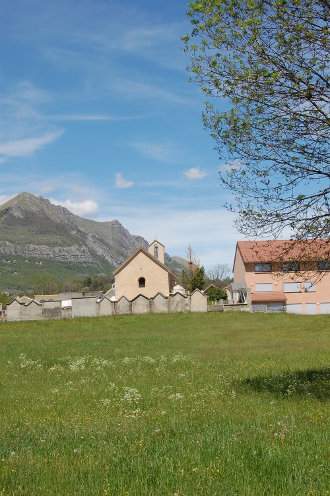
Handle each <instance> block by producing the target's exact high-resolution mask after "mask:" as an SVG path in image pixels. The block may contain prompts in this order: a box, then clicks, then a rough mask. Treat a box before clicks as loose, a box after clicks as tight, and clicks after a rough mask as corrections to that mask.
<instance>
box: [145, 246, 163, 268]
mask: <svg viewBox="0 0 330 496" xmlns="http://www.w3.org/2000/svg"><path fill="white" fill-rule="evenodd" d="M155 245H157V246H158V260H159V261H160V262H161V263H162V264H164V263H165V248H164V246H163V245H161V244H160V243H158V242H157V241H153V242H152V243H151V245H150V246H149V248H148V252H149V253H150V255H152V256H154V253H155V251H154V250H155Z"/></svg>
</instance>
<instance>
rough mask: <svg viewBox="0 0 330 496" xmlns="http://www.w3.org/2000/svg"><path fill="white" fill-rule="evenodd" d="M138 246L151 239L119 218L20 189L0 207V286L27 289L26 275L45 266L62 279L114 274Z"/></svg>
mask: <svg viewBox="0 0 330 496" xmlns="http://www.w3.org/2000/svg"><path fill="white" fill-rule="evenodd" d="M140 247H143V248H145V249H146V248H147V247H148V242H147V241H146V240H145V239H144V238H143V237H141V236H134V235H132V234H130V232H129V231H128V230H127V229H125V228H124V227H123V226H122V225H121V224H120V222H119V221H117V220H113V221H109V222H96V221H93V220H88V219H83V218H81V217H79V216H78V215H74V214H73V213H71V212H70V211H69V210H67V209H66V208H64V207H61V206H55V205H53V204H52V203H51V202H50V201H49V200H46V199H45V198H43V197H41V196H34V195H32V194H31V193H21V194H19V195H17V196H16V197H15V198H12V199H11V200H9V201H8V202H6V203H4V204H3V205H0V289H17V288H18V287H20V288H21V289H28V279H29V276H27V274H26V273H27V272H28V273H29V274H30V276H31V275H33V274H34V273H35V272H39V273H40V272H46V268H47V272H48V273H54V275H56V276H57V277H58V278H59V279H63V278H64V277H65V278H66V279H70V278H74V277H76V278H77V277H79V276H83V275H95V274H102V273H103V274H111V273H112V272H113V270H114V268H116V267H118V266H119V265H120V264H121V263H122V262H123V261H124V260H126V259H127V258H128V257H129V256H130V255H131V254H132V253H134V251H136V250H137V249H138V248H140ZM166 261H167V263H168V264H169V266H170V265H172V267H173V268H174V267H175V268H178V267H179V266H178V265H177V264H176V263H175V262H173V261H172V260H171V258H170V257H168V256H167V260H166ZM24 264H25V265H24ZM64 273H65V274H64ZM23 275H25V277H23ZM30 279H31V277H30Z"/></svg>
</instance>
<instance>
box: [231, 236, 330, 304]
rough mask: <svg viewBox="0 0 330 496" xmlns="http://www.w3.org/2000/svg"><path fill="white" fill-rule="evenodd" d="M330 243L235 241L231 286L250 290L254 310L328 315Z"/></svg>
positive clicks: (329, 301) (313, 241)
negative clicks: (239, 286) (238, 285)
mask: <svg viewBox="0 0 330 496" xmlns="http://www.w3.org/2000/svg"><path fill="white" fill-rule="evenodd" d="M329 252H330V240H328V239H316V240H311V241H309V240H307V241H306V240H305V241H293V240H268V241H238V242H237V245H236V252H235V259H234V266H233V273H234V283H236V284H241V285H242V286H243V287H246V288H248V289H249V290H250V291H251V302H252V309H253V310H254V311H257V310H261V311H280V310H286V311H287V312H289V313H299V314H323V313H324V314H325V313H330V256H329Z"/></svg>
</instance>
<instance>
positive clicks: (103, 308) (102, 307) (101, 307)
mask: <svg viewBox="0 0 330 496" xmlns="http://www.w3.org/2000/svg"><path fill="white" fill-rule="evenodd" d="M113 306H114V304H113V303H112V302H111V301H110V300H109V299H108V298H103V299H102V300H101V301H100V303H97V315H99V316H100V317H101V316H105V315H112V314H113V313H114V311H113Z"/></svg>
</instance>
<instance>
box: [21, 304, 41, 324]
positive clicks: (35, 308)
mask: <svg viewBox="0 0 330 496" xmlns="http://www.w3.org/2000/svg"><path fill="white" fill-rule="evenodd" d="M22 310H23V312H22V320H42V306H41V305H39V304H38V303H36V302H34V301H33V302H32V303H29V305H23V306H22Z"/></svg>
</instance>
